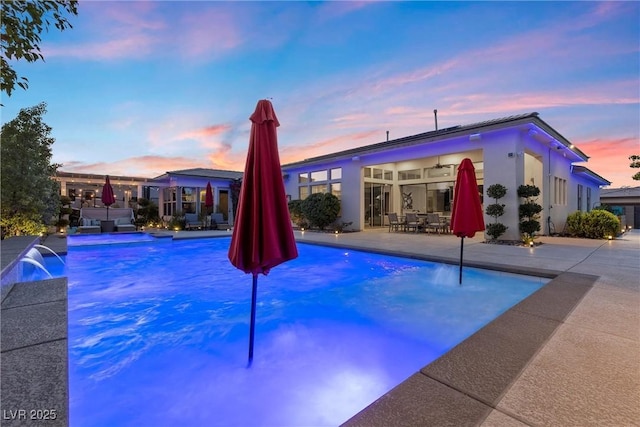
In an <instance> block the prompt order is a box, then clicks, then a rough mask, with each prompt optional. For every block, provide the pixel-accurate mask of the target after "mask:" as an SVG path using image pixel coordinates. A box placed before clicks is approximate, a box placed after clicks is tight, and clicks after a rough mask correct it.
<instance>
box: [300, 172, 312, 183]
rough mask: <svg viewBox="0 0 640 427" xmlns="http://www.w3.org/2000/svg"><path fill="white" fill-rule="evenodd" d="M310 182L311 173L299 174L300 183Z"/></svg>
mask: <svg viewBox="0 0 640 427" xmlns="http://www.w3.org/2000/svg"><path fill="white" fill-rule="evenodd" d="M308 182H309V174H308V173H307V172H304V173H299V174H298V183H300V184H306V183H308Z"/></svg>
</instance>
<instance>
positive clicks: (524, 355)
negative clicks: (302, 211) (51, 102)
mask: <svg viewBox="0 0 640 427" xmlns="http://www.w3.org/2000/svg"><path fill="white" fill-rule="evenodd" d="M162 234H163V235H172V236H173V237H174V238H175V239H183V238H199V237H209V236H222V235H226V236H229V235H230V233H229V232H226V231H182V232H162ZM296 239H297V241H298V242H309V243H317V244H330V245H335V246H344V247H350V248H362V249H368V250H375V251H384V252H386V253H395V254H398V255H403V256H410V257H419V258H429V259H434V260H440V261H444V262H452V263H455V262H457V260H458V258H459V254H460V239H458V238H456V237H455V236H451V235H425V234H414V233H398V232H392V233H388V232H387V230H386V229H381V230H371V231H365V232H360V233H344V234H339V235H334V234H325V233H314V232H304V233H301V232H296ZM538 241H539V242H541V243H542V244H541V245H540V246H536V247H534V248H525V247H519V246H503V245H492V244H485V243H483V239H482V238H480V237H477V238H474V239H465V246H464V259H465V265H469V266H470V265H478V266H485V267H490V268H499V269H504V270H508V271H522V272H527V271H530V270H535V271H537V272H543V273H547V274H553V275H557V277H556V278H555V279H554V280H553V281H552V282H551V283H550V285H547V286H545V287H543V288H542V289H541V291H539V292H537V293H536V294H534V295H532V296H531V297H529V298H527V299H526V300H524V301H523V302H522V303H520V304H518V305H517V306H515V307H514V308H512V309H511V310H509V311H508V312H507V313H505V314H504V315H502V316H500V317H499V318H498V319H496V321H494V322H492V323H490V324H489V325H487V327H485V328H483V329H481V330H480V331H478V333H476V334H475V335H473V336H472V337H470V338H469V339H467V340H466V341H464V342H463V343H461V344H460V345H459V346H457V347H455V348H454V349H452V350H451V351H450V352H448V353H447V354H446V355H444V356H443V357H441V358H440V359H437V360H436V361H434V362H433V363H431V364H429V365H427V366H425V367H423V368H422V369H420V370H419V371H418V372H416V373H415V374H414V375H412V376H411V377H410V378H409V379H407V380H406V381H405V382H403V383H401V384H400V385H398V386H397V387H396V388H394V389H393V390H391V391H390V392H389V393H387V394H385V395H384V396H382V397H381V398H380V399H378V400H377V401H376V402H374V403H373V404H372V405H370V406H369V407H368V408H366V409H365V410H363V411H362V412H360V413H359V414H356V415H355V416H354V417H353V418H352V419H350V420H348V421H346V422H345V424H344V425H346V426H389V425H393V426H403V425H404V426H425V425H456V426H459V425H483V426H518V425H563V426H566V425H575V426H586V425H594V426H603V425H607V426H610V425H611V426H613V425H615V426H635V425H640V230H631V231H629V232H627V233H626V234H624V235H623V236H621V237H620V238H618V239H616V240H613V241H601V240H586V239H571V238H560V237H540V238H539V239H538ZM7 243H9V241H3V245H2V249H3V250H2V252H3V254H2V255H3V267H4V266H5V260H4V258H5V255H7V254H6V253H5V250H6V249H7V248H8V247H9V246H10V245H8V244H7ZM44 244H45V245H47V246H49V247H51V248H52V249H54V250H55V251H64V250H66V239H61V238H59V237H58V236H50V237H49V238H48V239H47V240H46V241H45V243H44ZM19 290H20V289H14V291H13V295H9V296H7V295H3V299H4V298H5V297H6V300H5V301H4V303H8V302H11V299H10V298H9V297H11V298H13V299H14V303H13V305H9V306H7V305H5V304H4V303H3V306H2V311H3V316H2V317H3V319H2V320H3V321H2V365H3V366H2V368H3V369H2V380H3V385H2V395H3V396H2V401H3V402H2V407H3V409H5V408H8V407H15V408H18V407H20V408H21V407H22V406H24V405H21V406H15V405H16V404H17V403H16V402H18V403H19V400H18V399H17V398H18V396H16V395H11V394H10V390H9V389H8V388H5V384H6V383H5V380H6V379H7V375H9V374H10V373H11V370H7V369H6V368H7V365H6V363H7V362H8V361H10V360H11V359H10V357H11V356H12V354H14V353H15V355H16V362H15V363H17V364H18V365H20V362H21V360H20V358H19V357H18V356H19V354H18V352H19V351H28V350H32V351H34V354H36V356H37V353H38V351H39V350H40V349H45V347H44V346H43V345H44V344H47V343H49V344H51V343H52V342H55V343H56V344H60V343H62V344H66V335H65V336H64V337H62V336H57V335H56V336H55V337H53V338H52V337H51V336H49V337H47V336H45V337H44V340H43V342H42V343H36V342H33V343H27V344H28V345H23V346H16V347H15V349H12V348H11V347H7V346H6V344H7V341H6V340H7V339H12V336H13V335H14V334H16V333H18V334H21V333H22V332H21V331H20V330H17V329H15V328H10V327H9V326H10V324H8V323H7V320H10V319H8V318H7V317H5V315H6V314H7V313H11V310H13V311H14V312H15V314H16V315H18V314H20V315H21V314H22V311H23V310H24V309H25V308H26V307H32V308H38V307H45V306H46V304H47V302H46V301H44V300H42V301H41V299H42V298H43V296H45V295H44V294H42V293H38V294H37V295H38V297H39V298H40V299H39V300H37V301H34V302H32V303H29V304H26V303H21V304H17V303H16V301H17V300H16V297H17V296H18V294H17V293H15V292H16V291H19ZM65 291H66V289H65ZM29 292H30V291H29ZM65 296H66V293H65ZM51 298H52V301H59V300H60V295H57V294H56V295H53V296H52V297H51ZM65 315H66V313H65ZM12 322H15V323H14V324H15V325H19V324H20V323H19V319H18V318H16V319H13V320H12ZM31 323H33V322H31ZM25 326H29V325H25ZM45 332H46V331H45ZM49 332H50V331H49ZM27 336H29V335H27ZM14 338H15V337H14ZM39 346H40V347H39ZM36 360H39V359H36ZM64 360H66V354H65V358H64ZM58 364H59V363H58ZM29 366H33V364H31V363H29ZM36 371H37V370H36ZM64 371H66V369H65V370H64ZM64 371H62V372H60V373H62V374H64ZM32 374H36V375H37V372H32ZM53 377H56V378H59V375H56V376H52V375H45V376H44V377H43V378H42V383H41V384H40V388H39V389H38V390H24V388H25V384H23V383H20V382H17V381H14V382H16V384H15V385H16V386H17V387H19V391H20V392H21V393H25V395H27V396H28V395H29V393H30V392H31V394H40V395H42V396H46V391H47V390H49V391H51V392H55V393H57V394H58V396H59V397H60V398H62V399H64V398H68V397H67V396H66V394H65V391H59V389H60V385H61V384H55V383H54V381H53V380H52V378H53ZM59 380H61V378H59ZM65 386H66V384H65ZM64 390H66V387H64ZM34 392H37V393H34ZM43 393H44V394H43ZM36 397H37V396H36ZM9 403H13V404H12V405H9ZM23 403H24V402H23ZM41 403H45V402H41ZM37 404H38V402H36V401H31V402H30V404H29V408H32V407H33V408H35V406H33V405H37ZM51 405H52V404H51V403H48V406H49V407H51ZM27 409H28V408H27ZM61 409H62V408H61ZM328 410H330V409H328ZM61 412H63V413H62V414H60V415H62V416H59V417H58V420H57V422H54V423H46V424H45V423H43V425H66V424H67V422H68V418H67V413H66V411H64V410H62V411H61ZM6 421H7V420H4V419H3V423H2V424H3V425H5V423H6ZM9 424H11V425H14V424H13V423H11V422H9V423H8V424H7V425H9ZM19 424H22V423H19ZM19 424H15V425H19ZM25 425H26V424H25Z"/></svg>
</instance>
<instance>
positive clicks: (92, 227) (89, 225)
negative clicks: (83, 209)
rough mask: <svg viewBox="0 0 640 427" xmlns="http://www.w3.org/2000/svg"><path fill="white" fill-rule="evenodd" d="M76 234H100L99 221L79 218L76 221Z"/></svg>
mask: <svg viewBox="0 0 640 427" xmlns="http://www.w3.org/2000/svg"><path fill="white" fill-rule="evenodd" d="M78 223H79V224H80V225H79V226H78V233H100V231H101V228H100V220H99V219H91V218H80V219H79V220H78Z"/></svg>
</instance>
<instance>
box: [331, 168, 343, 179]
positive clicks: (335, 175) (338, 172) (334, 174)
mask: <svg viewBox="0 0 640 427" xmlns="http://www.w3.org/2000/svg"><path fill="white" fill-rule="evenodd" d="M331 179H332V180H336V179H342V168H335V169H331Z"/></svg>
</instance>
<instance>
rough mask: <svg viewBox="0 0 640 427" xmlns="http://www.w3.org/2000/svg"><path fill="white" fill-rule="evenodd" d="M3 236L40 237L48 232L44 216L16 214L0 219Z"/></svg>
mask: <svg viewBox="0 0 640 427" xmlns="http://www.w3.org/2000/svg"><path fill="white" fill-rule="evenodd" d="M0 227H2V236H3V238H4V236H8V237H11V236H39V235H41V234H43V233H45V232H46V231H47V227H46V225H44V224H43V223H42V216H41V215H39V214H36V213H31V214H28V213H16V214H14V215H12V216H3V217H2V218H0Z"/></svg>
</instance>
